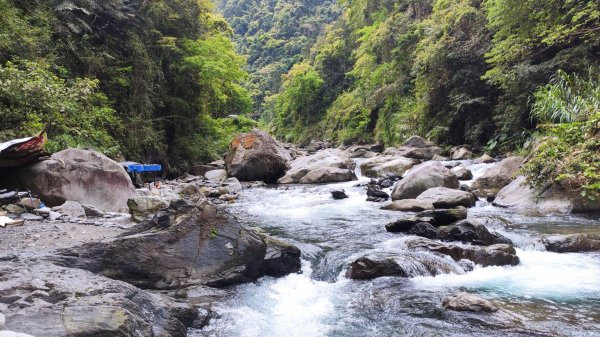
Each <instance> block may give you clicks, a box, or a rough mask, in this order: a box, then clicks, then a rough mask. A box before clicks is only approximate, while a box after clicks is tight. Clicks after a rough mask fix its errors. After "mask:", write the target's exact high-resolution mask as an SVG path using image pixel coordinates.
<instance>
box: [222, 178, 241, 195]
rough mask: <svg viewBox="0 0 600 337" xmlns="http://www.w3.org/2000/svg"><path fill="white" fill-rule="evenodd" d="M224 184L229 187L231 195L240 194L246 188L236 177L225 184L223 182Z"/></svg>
mask: <svg viewBox="0 0 600 337" xmlns="http://www.w3.org/2000/svg"><path fill="white" fill-rule="evenodd" d="M223 184H224V185H225V186H227V189H228V190H229V193H238V192H241V191H242V190H243V189H244V187H243V186H242V184H241V183H240V181H239V180H238V179H237V178H235V177H234V178H229V179H227V180H225V182H223Z"/></svg>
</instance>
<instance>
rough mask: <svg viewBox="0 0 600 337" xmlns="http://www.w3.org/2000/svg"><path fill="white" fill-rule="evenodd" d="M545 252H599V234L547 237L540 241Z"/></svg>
mask: <svg viewBox="0 0 600 337" xmlns="http://www.w3.org/2000/svg"><path fill="white" fill-rule="evenodd" d="M542 242H543V243H544V246H546V250H548V251H551V252H557V253H580V252H593V251H598V250H600V234H596V233H594V234H570V235H548V236H546V237H544V238H543V239H542Z"/></svg>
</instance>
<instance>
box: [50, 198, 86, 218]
mask: <svg viewBox="0 0 600 337" xmlns="http://www.w3.org/2000/svg"><path fill="white" fill-rule="evenodd" d="M52 210H53V211H55V212H59V213H62V214H66V215H67V216H68V217H69V218H71V219H77V218H85V209H84V208H83V206H81V204H80V203H78V202H77V201H72V200H68V201H66V202H65V203H64V204H62V205H60V206H56V207H53V208H52Z"/></svg>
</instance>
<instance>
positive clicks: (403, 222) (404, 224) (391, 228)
mask: <svg viewBox="0 0 600 337" xmlns="http://www.w3.org/2000/svg"><path fill="white" fill-rule="evenodd" d="M421 222H427V223H431V222H434V220H433V219H432V218H421V217H408V218H403V219H398V220H395V221H393V222H390V223H388V224H387V225H385V230H387V231H388V232H392V233H398V232H408V231H409V230H410V229H412V228H413V227H414V226H415V225H416V224H418V223H421Z"/></svg>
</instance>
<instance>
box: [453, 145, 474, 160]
mask: <svg viewBox="0 0 600 337" xmlns="http://www.w3.org/2000/svg"><path fill="white" fill-rule="evenodd" d="M450 158H451V159H452V160H463V159H471V158H473V153H471V151H469V150H468V149H466V148H464V147H461V148H459V149H457V150H455V151H454V152H452V156H451V157H450Z"/></svg>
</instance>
